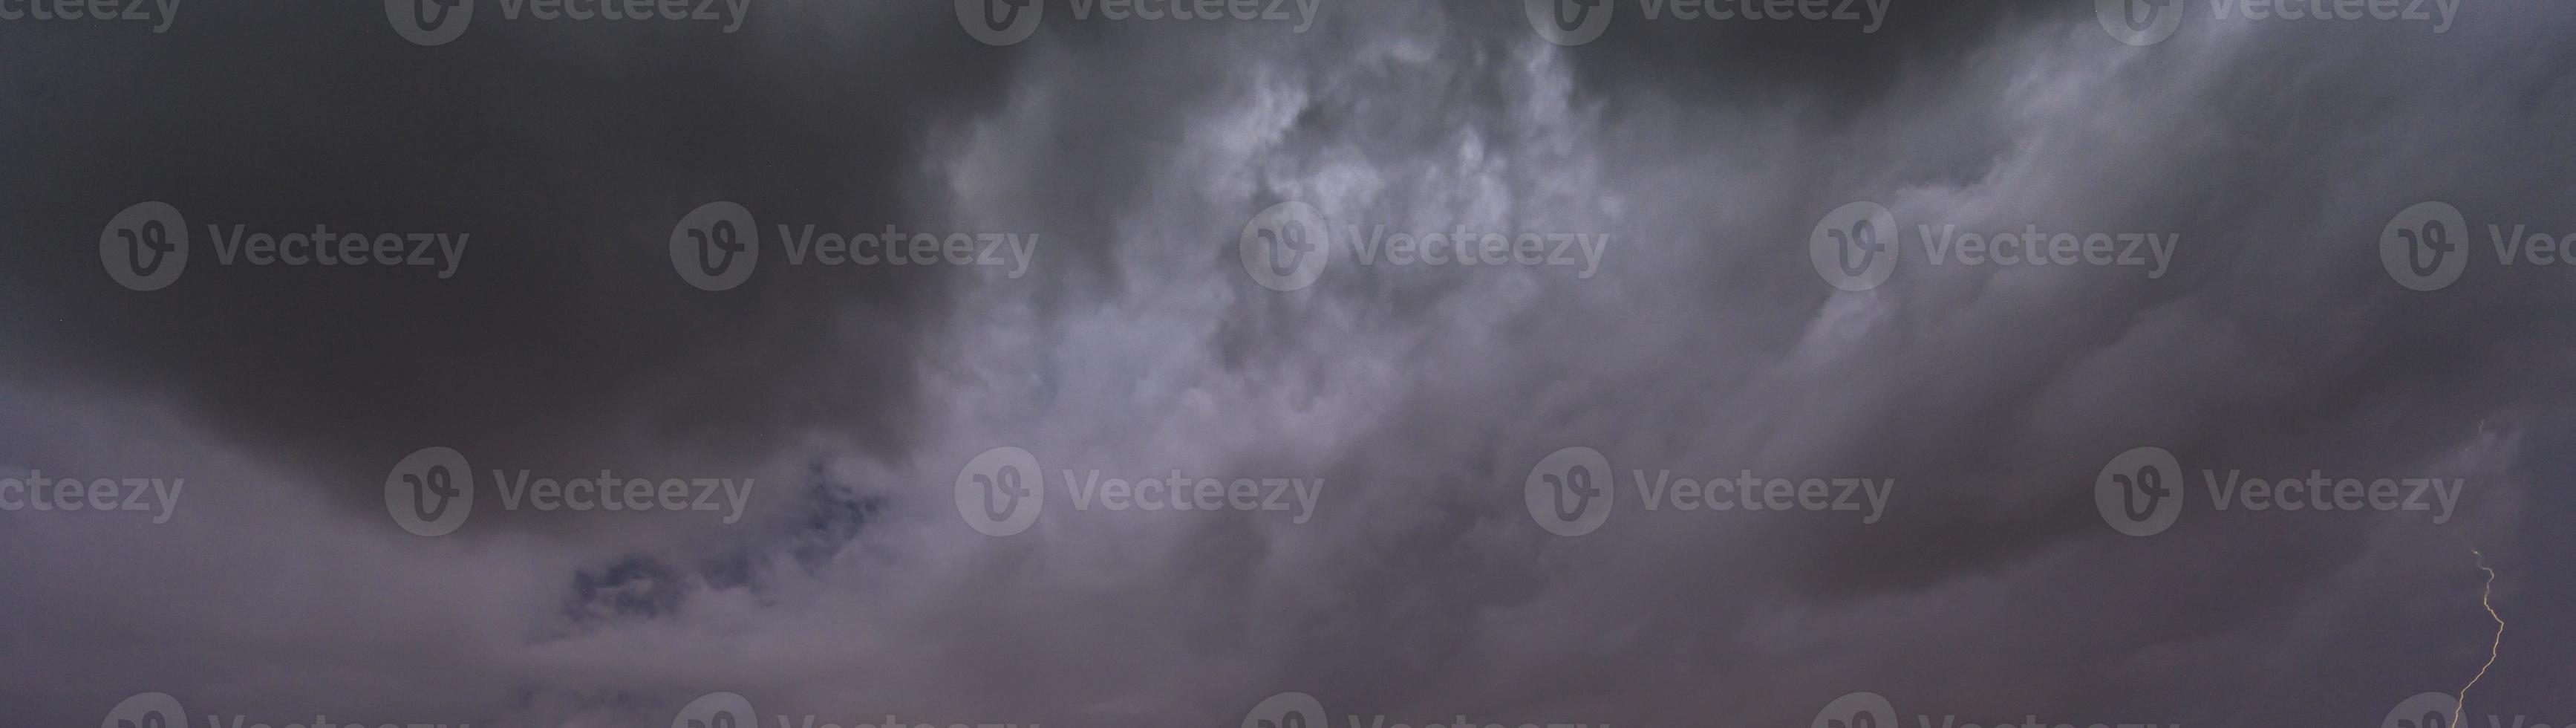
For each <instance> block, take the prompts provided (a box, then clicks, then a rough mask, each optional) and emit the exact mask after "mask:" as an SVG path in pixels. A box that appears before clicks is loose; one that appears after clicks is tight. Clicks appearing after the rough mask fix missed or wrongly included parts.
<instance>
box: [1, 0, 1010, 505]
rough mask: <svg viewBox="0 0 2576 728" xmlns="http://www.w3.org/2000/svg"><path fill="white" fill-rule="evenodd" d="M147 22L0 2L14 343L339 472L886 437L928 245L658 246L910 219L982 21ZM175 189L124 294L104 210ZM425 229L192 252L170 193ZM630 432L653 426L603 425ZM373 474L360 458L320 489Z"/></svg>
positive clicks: (248, 219)
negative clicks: (822, 257)
mask: <svg viewBox="0 0 2576 728" xmlns="http://www.w3.org/2000/svg"><path fill="white" fill-rule="evenodd" d="M188 10H190V11H193V12H190V13H188V15H187V17H185V18H184V20H183V21H182V22H179V23H176V24H174V27H173V28H172V30H171V31H169V32H168V33H166V34H163V35H152V34H148V33H143V32H140V31H135V32H127V31H129V30H134V29H130V28H123V27H116V26H106V27H99V26H71V27H54V26H40V25H33V24H25V23H15V24H9V25H7V26H5V27H0V33H5V34H7V35H8V37H9V38H10V42H11V44H12V46H13V47H14V48H15V50H14V52H13V53H11V54H10V57H9V59H8V60H7V61H6V62H5V63H6V64H7V66H8V69H7V73H6V75H8V76H9V77H10V82H9V83H10V88H11V89H12V90H13V91H14V93H13V94H12V98H11V99H10V103H11V108H12V113H11V116H10V121H11V126H12V127H13V128H12V129H11V131H12V133H14V134H16V135H18V137H19V138H20V139H22V140H25V141H24V143H16V144H10V145H7V146H6V147H5V150H6V151H0V155H5V158H0V168H5V170H6V171H5V172H0V186H5V188H6V193H5V194H0V198H5V199H6V200H7V202H5V203H0V205H5V206H6V212H5V216H6V218H7V219H9V220H11V221H12V222H13V226H14V228H15V229H14V230H13V232H14V234H15V235H16V240H17V241H18V242H17V243H15V244H13V245H11V246H9V248H8V252H7V255H8V256H10V257H11V259H12V260H11V261H10V262H9V263H7V264H6V265H5V266H0V271H5V275H6V276H8V278H9V283H8V285H7V287H8V288H9V290H10V293H9V294H8V295H9V297H10V300H11V301H12V302H13V305H12V306H11V308H12V315H11V316H10V321H9V323H8V329H9V330H10V331H11V332H12V334H13V337H14V338H15V339H17V340H18V341H20V342H21V345H19V346H13V347H11V351H10V353H9V354H8V355H7V356H8V359H9V361H10V363H11V364H12V365H13V368H15V369H17V370H20V371H22V372H27V373H31V374H34V375H37V376H44V377H55V378H66V379H68V378H78V379H82V380H88V381H93V382H103V383H110V384H111V386H115V387H119V388H124V389H130V390H136V391H143V392H151V393H155V394H156V395H158V396H166V397H168V398H169V399H171V400H173V401H175V402H178V403H181V404H183V405H184V406H185V407H186V408H187V410H188V412H189V413H190V414H191V415H192V416H194V417H197V418H200V419H202V421H203V422H204V423H205V425H206V426H207V427H208V428H209V429H211V430H214V431H216V432H220V433H223V436H224V437H226V438H228V439H233V440H235V441H238V442H242V443H245V444H248V445H251V446H253V447H256V448H259V449H262V450H265V451H268V452H270V453H273V454H275V455H278V456H281V457H283V458H285V459H287V460H289V461H295V462H300V463H301V465H302V466H303V467H305V468H309V470H308V471H307V472H309V473H310V474H312V475H315V476H319V477H320V479H322V480H326V481H345V482H349V483H352V484H359V485H371V484H372V483H374V482H375V481H376V480H377V479H380V478H381V477H382V476H381V474H382V472H383V470H384V468H386V467H389V466H390V465H391V464H392V462H393V461H394V460H395V459H398V458H400V457H401V456H402V455H404V454H406V453H408V452H410V451H412V450H414V449H417V448H420V447H425V446H428V445H433V444H438V445H450V446H454V447H458V448H460V449H462V450H464V451H466V452H469V453H476V454H477V455H484V456H488V457H492V458H494V459H496V460H504V461H510V462H520V463H527V464H529V465H531V466H538V467H543V466H547V465H557V466H566V467H578V466H592V467H596V466H599V465H603V464H621V465H622V464H624V463H626V462H629V461H631V459H632V458H634V457H636V455H635V454H634V453H636V452H638V451H652V450H660V449H664V448H666V447H685V448H688V449H691V450H695V451H698V452H700V453H702V456H703V457H712V458H714V459H716V460H720V461H721V460H728V459H747V458H751V457H755V456H757V455H758V454H759V453H760V452H762V451H764V449H766V448H771V447H775V446H776V445H777V444H778V443H777V442H776V441H775V440H773V439H772V438H777V437H781V436H785V435H787V434H788V433H792V432H798V431H802V430H805V429H808V428H824V429H831V430H837V431H841V432H845V433H848V434H850V435H853V436H855V437H856V439H857V440H858V441H859V442H868V443H882V444H886V445H889V446H891V445H892V444H893V443H896V442H899V441H900V440H901V439H902V437H903V434H904V431H903V430H902V428H901V427H900V426H899V424H900V421H901V420H902V419H903V417H904V413H905V412H906V411H907V410H908V409H909V408H910V407H912V406H913V404H914V403H913V402H912V401H911V399H910V397H909V393H908V390H909V389H910V386H911V385H910V382H909V380H910V368H911V366H912V351H913V344H912V342H913V341H914V340H915V339H916V337H917V336H918V334H919V327H920V326H922V325H924V323H925V322H928V321H933V320H935V319H936V318H937V317H938V306H939V304H938V298H939V297H938V296H937V295H936V291H938V290H939V289H940V288H941V287H942V286H943V285H945V284H944V280H943V279H944V278H946V277H947V275H950V274H947V273H943V272H941V271H938V270H919V269H909V270H907V269H891V268H887V267H876V268H860V267H844V268H838V269H822V268H791V267H789V266H787V265H785V262H784V261H783V260H781V259H780V258H781V257H782V256H779V255H778V253H777V252H776V248H775V247H774V246H776V245H777V242H776V241H775V238H776V237H777V236H776V233H775V228H774V227H772V228H771V230H772V231H771V232H770V233H768V234H767V235H766V236H765V237H767V238H770V240H769V241H768V243H767V244H768V245H770V246H773V247H772V248H771V254H770V260H769V263H770V264H769V265H768V266H767V267H766V268H765V269H763V270H761V271H759V273H758V277H757V278H755V279H754V280H753V281H751V282H750V283H749V284H747V285H746V286H744V287H743V288H741V289H737V290H734V291H728V292H723V293H707V292H701V291H699V290H697V289H695V288H691V287H689V286H688V285H687V284H685V283H683V282H682V281H681V280H680V279H679V277H678V276H677V275H675V274H674V272H673V271H672V269H671V264H670V263H669V262H668V259H667V257H666V256H665V255H664V254H663V253H662V250H663V249H664V246H663V241H664V240H665V239H666V238H667V237H668V236H669V235H670V232H671V228H672V226H673V224H674V223H676V222H678V220H679V219H680V217H681V216H682V215H684V214H686V213H687V212H689V211H690V210H691V209H694V208H696V207H697V206H698V205H700V204H703V203H706V202H711V201H715V200H731V201H735V202H739V203H742V204H744V205H746V206H747V207H749V208H750V209H751V210H753V212H754V214H755V215H757V216H759V219H760V221H761V222H762V223H764V224H774V223H786V222H813V223H818V224H821V225H823V226H824V229H826V230H833V229H836V228H839V229H844V230H866V229H876V228H879V227H881V226H882V225H886V224H894V225H898V226H901V227H902V228H904V229H907V230H922V229H941V228H939V227H938V224H939V222H940V221H939V220H937V219H936V218H935V217H931V216H926V215H923V214H921V213H920V212H919V211H920V210H921V209H923V208H922V206H921V205H920V204H918V203H920V202H922V201H923V200H921V199H919V198H921V197H922V196H924V195H935V193H936V188H935V186H932V187H929V188H925V187H924V185H923V182H924V174H925V171H926V170H924V169H923V166H922V161H921V159H920V157H919V156H918V155H919V148H918V144H919V142H920V141H921V140H922V137H923V134H924V133H925V132H926V131H927V130H930V129H935V128H937V127H938V126H939V125H941V124H942V123H943V122H944V121H954V120H956V119H960V118H965V117H966V116H967V115H969V114H971V113H972V112H973V111H974V110H975V109H976V108H978V107H980V106H983V105H986V104H990V103H992V102H993V101H994V100H995V99H996V98H997V96H996V94H997V93H998V92H999V89H998V88H997V80H998V77H999V74H1000V72H1001V71H1002V70H1003V69H1005V68H1006V67H1007V65H1008V64H1009V63H1010V62H1011V59H1012V57H1013V56H1012V54H1010V53H1007V52H1003V51H999V50H997V49H993V48H989V47H985V46H982V45H979V44H975V43H973V42H972V41H971V40H967V39H965V38H963V37H960V36H957V35H956V34H952V33H920V32H906V31H898V30H893V29H898V28H907V27H917V26H923V25H933V26H934V27H936V26H935V24H937V23H939V22H943V21H944V13H937V12H931V8H928V7H921V8H903V9H894V8H890V7H878V6H862V5H839V4H833V5H806V4H788V3H778V4H762V5H759V6H757V7H756V9H755V11H754V12H755V13H756V14H755V15H754V16H753V20H751V21H750V22H748V23H747V24H746V25H745V27H744V28H743V29H742V30H741V31H740V32H739V33H737V34H732V35H727V34H723V33H721V32H719V31H718V30H717V29H716V28H714V27H697V26H681V27H672V26H671V24H665V23H645V24H640V25H638V24H617V23H601V22H594V23H571V22H554V23H547V22H536V21H525V20H523V21H520V22H504V21H503V19H502V18H500V17H498V16H499V13H496V12H489V10H491V9H488V8H487V12H485V13H484V14H483V17H482V18H481V19H480V21H479V22H478V23H476V24H475V25H474V26H473V27H472V28H471V29H470V32H468V33H467V34H466V35H465V36H463V37H462V38H461V39H460V40H458V41H456V42H454V43H451V44H449V45H445V46H440V47H435V48H427V47H418V46H415V45H413V44H411V43H408V42H405V41H404V40H403V39H401V38H400V37H398V36H397V35H396V34H395V33H394V30H393V29H392V28H391V27H389V26H388V24H387V22H386V19H385V16H384V15H383V13H382V11H381V9H380V8H379V7H378V6H377V5H376V4H373V3H345V4H339V5H336V6H332V7H323V6H314V7H309V8H293V9H286V8H250V7H233V6H229V5H224V4H207V5H201V6H200V5H192V6H190V7H189V8H188ZM146 200H158V201H164V202H168V203H171V204H172V205H174V206H175V207H176V208H177V209H178V210H179V211H181V212H182V213H183V214H185V215H186V216H187V220H188V222H189V223H190V225H191V227H193V228H195V229H194V230H193V231H192V232H191V237H192V238H193V241H194V246H195V249H196V257H195V259H194V261H193V266H192V267H191V269H190V270H189V271H188V272H186V273H185V274H184V276H183V278H182V279H180V281H179V282H178V283H177V284H175V285H174V286H173V287H171V288H168V289H164V290H160V291H154V292H150V293H136V292H133V291H128V290H126V289H124V288H121V287H119V286H118V285H117V284H116V283H115V282H114V281H112V280H110V279H109V278H108V277H107V276H106V275H104V274H103V272H102V271H101V270H100V263H99V261H98V260H97V253H96V249H95V247H94V242H93V241H95V240H96V237H97V236H98V235H99V230H100V229H101V228H102V227H103V226H104V225H105V224H106V223H107V221H108V219H109V217H111V216H113V215H114V214H116V213H117V211H119V210H121V209H123V208H125V207H126V206H128V205H132V204H134V203H138V202H143V201H146ZM209 223H217V224H221V225H223V226H225V228H226V229H227V230H228V229H229V228H230V226H231V225H234V224H246V225H248V226H249V229H250V230H251V231H254V232H260V231H267V232H272V233H285V232H295V231H299V230H300V231H311V230H312V229H313V226H315V225H327V226H329V228H330V229H331V230H333V231H337V232H353V231H354V232H369V233H382V232H387V231H403V232H415V231H416V232H427V231H441V232H458V233H464V234H467V235H470V236H471V237H470V238H469V239H467V240H466V243H465V247H464V249H463V255H462V258H461V260H460V261H459V263H458V264H457V265H456V266H455V268H454V272H453V277H446V278H442V277H441V275H440V274H439V270H438V269H435V268H431V269H422V268H385V267H364V268H338V269H334V268H326V267H320V266H304V267H287V266H271V267H253V266H247V265H236V266H225V267H218V266H216V265H214V261H213V257H214V256H213V254H212V253H213V245H212V242H213V241H211V240H208V239H207V238H208V237H209V236H208V234H207V231H206V229H205V225H207V224H209ZM639 443H654V444H651V445H643V446H641V447H639V446H638V444H639ZM353 490H356V491H361V492H360V494H361V495H368V496H372V490H371V489H363V488H362V489H353Z"/></svg>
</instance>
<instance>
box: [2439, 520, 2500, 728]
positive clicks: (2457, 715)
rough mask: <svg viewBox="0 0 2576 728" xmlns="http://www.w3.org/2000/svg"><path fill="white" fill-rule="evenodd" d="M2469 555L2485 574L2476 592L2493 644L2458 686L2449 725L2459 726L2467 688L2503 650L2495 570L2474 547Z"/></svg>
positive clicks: (2484, 673) (2463, 712) (2476, 682)
mask: <svg viewBox="0 0 2576 728" xmlns="http://www.w3.org/2000/svg"><path fill="white" fill-rule="evenodd" d="M2469 555H2471V556H2475V557H2477V563H2478V570H2479V571H2484V572H2486V573H2487V584H2486V587H2485V588H2484V589H2482V590H2480V591H2479V592H2478V606H2482V607H2486V610H2487V618H2488V619H2493V620H2495V623H2496V632H2495V642H2494V643H2493V644H2490V645H2488V646H2487V664H2484V665H2479V666H2478V674H2477V676H2475V677H2471V678H2469V684H2467V685H2463V686H2460V699H2459V703H2458V704H2456V705H2453V706H2451V725H2460V724H2461V723H2460V720H2461V717H2462V716H2464V715H2467V713H2466V712H2465V711H2467V710H2468V708H2469V688H2473V687H2477V686H2478V681H2479V680H2481V679H2484V678H2486V676H2487V668H2490V667H2495V663H2496V653H2498V652H2502V651H2503V650H2504V615H2501V614H2497V613H2496V610H2495V602H2494V601H2493V600H2492V597H2494V596H2495V578H2496V572H2495V569H2492V568H2488V567H2487V555H2486V554H2485V553H2482V552H2480V551H2478V550H2477V548H2476V547H2471V548H2470V549H2469Z"/></svg>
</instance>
